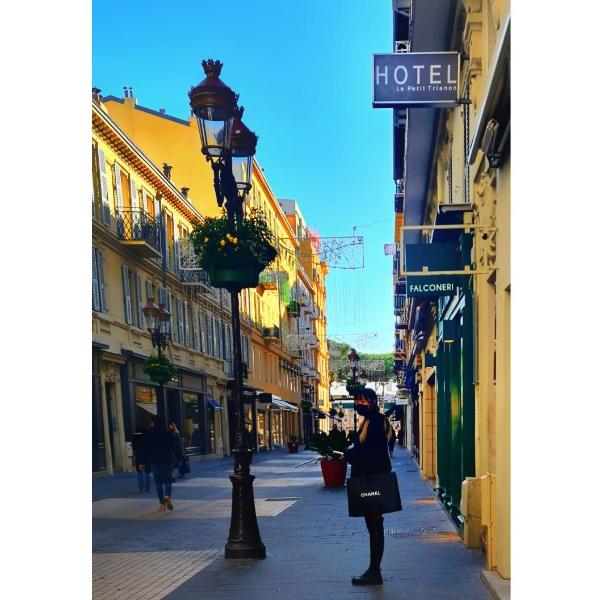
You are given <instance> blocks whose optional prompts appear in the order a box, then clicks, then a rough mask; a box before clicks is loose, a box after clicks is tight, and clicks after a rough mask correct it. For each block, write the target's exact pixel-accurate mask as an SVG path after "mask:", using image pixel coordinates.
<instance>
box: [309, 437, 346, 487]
mask: <svg viewBox="0 0 600 600" xmlns="http://www.w3.org/2000/svg"><path fill="white" fill-rule="evenodd" d="M351 443H352V442H351V440H350V438H349V437H348V435H347V434H346V432H345V431H340V430H339V429H332V430H331V431H330V432H329V433H324V432H320V433H313V434H312V435H311V436H310V437H309V439H308V443H307V444H306V449H307V450H314V451H315V452H318V453H319V454H320V455H321V459H320V463H321V473H322V474H323V481H324V482H325V485H326V486H327V487H340V486H343V485H344V483H345V481H346V467H347V464H346V461H345V460H344V459H343V458H342V457H341V456H340V455H339V454H334V452H333V451H334V450H336V451H338V452H344V451H345V450H346V448H348V446H350V444H351Z"/></svg>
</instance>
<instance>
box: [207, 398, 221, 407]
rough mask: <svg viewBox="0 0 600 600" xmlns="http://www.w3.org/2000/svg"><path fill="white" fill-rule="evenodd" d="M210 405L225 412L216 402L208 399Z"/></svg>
mask: <svg viewBox="0 0 600 600" xmlns="http://www.w3.org/2000/svg"><path fill="white" fill-rule="evenodd" d="M208 404H209V405H210V406H212V407H213V408H214V409H215V410H223V407H222V406H221V405H220V404H219V403H218V402H217V401H216V400H213V399H212V398H209V399H208Z"/></svg>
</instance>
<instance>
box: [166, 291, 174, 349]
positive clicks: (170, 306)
mask: <svg viewBox="0 0 600 600" xmlns="http://www.w3.org/2000/svg"><path fill="white" fill-rule="evenodd" d="M165 307H166V309H167V310H168V311H169V312H170V313H171V318H170V319H169V337H170V338H171V339H173V330H174V327H173V296H172V295H171V292H167V301H166V303H165Z"/></svg>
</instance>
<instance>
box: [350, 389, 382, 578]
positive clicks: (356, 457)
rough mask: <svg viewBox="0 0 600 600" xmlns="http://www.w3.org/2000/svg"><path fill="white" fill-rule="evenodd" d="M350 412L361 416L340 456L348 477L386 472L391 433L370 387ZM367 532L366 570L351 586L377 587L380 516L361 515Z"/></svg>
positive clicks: (375, 395) (380, 554)
mask: <svg viewBox="0 0 600 600" xmlns="http://www.w3.org/2000/svg"><path fill="white" fill-rule="evenodd" d="M354 409H355V410H356V412H357V413H358V414H359V415H361V416H362V417H364V420H363V422H362V424H361V426H360V428H359V430H358V436H357V437H356V439H355V442H354V445H353V447H352V448H348V450H346V452H345V453H344V456H345V458H346V460H347V461H348V462H349V463H350V465H351V470H350V477H364V476H365V475H375V474H378V473H390V472H391V470H392V463H391V461H390V454H389V447H388V437H387V436H388V435H389V432H390V430H391V425H390V424H389V421H388V420H387V419H386V417H384V416H383V415H382V414H381V413H380V412H379V408H378V406H377V394H376V393H375V392H374V391H373V390H372V389H370V388H366V389H364V390H361V392H360V394H359V395H358V397H357V398H356V399H355V401H354ZM365 524H366V526H367V530H368V532H369V548H370V554H371V557H370V558H371V561H370V563H369V568H368V569H367V570H366V571H365V572H364V573H363V574H362V575H360V576H358V577H353V578H352V585H381V584H382V583H383V579H382V577H381V559H382V557H383V546H384V531H383V515H381V514H376V515H375V514H373V515H366V516H365Z"/></svg>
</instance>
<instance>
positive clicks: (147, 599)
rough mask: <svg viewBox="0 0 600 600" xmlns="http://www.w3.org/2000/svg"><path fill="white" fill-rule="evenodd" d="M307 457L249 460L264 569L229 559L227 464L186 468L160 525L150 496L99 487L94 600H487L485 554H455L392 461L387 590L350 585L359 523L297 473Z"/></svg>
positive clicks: (312, 479)
mask: <svg viewBox="0 0 600 600" xmlns="http://www.w3.org/2000/svg"><path fill="white" fill-rule="evenodd" d="M313 456H316V455H315V454H314V453H311V452H301V453H299V454H288V453H287V452H284V451H276V452H271V453H264V454H259V455H258V456H256V457H255V459H254V462H253V468H252V471H253V473H254V474H255V475H256V480H255V482H254V491H255V497H256V511H257V515H258V521H259V527H260V532H261V536H262V540H263V542H264V544H265V545H266V547H267V559H266V560H264V561H232V560H227V561H226V560H225V559H224V551H223V546H224V544H225V541H226V539H227V534H228V528H229V508H230V497H231V484H230V482H229V479H228V478H227V475H228V474H229V473H230V472H231V465H232V460H231V459H230V458H224V459H217V460H211V461H205V462H195V463H192V475H191V476H188V477H189V479H186V480H184V481H180V480H178V482H177V483H176V484H175V486H174V491H173V498H174V503H175V510H174V511H173V512H166V513H159V512H158V511H157V506H158V502H157V499H156V497H155V494H154V491H153V487H152V489H151V491H150V492H149V493H140V492H138V491H137V480H136V477H135V474H126V475H118V476H115V477H105V478H99V479H95V480H94V481H93V499H94V502H93V519H94V522H93V551H94V554H93V598H94V600H120V599H123V600H142V599H144V600H159V599H163V598H164V599H165V600H198V599H200V598H202V599H203V600H212V599H214V600H217V599H225V598H231V599H234V598H238V597H243V598H244V599H245V600H250V599H253V598H261V599H264V598H268V597H280V598H285V600H300V599H304V598H307V599H308V598H310V599H321V598H322V599H328V600H329V599H331V600H333V599H344V598H349V599H351V600H363V599H366V598H382V599H383V598H386V599H387V598H389V599H392V598H394V599H398V598H400V599H403V598H406V599H408V598H410V599H414V600H416V599H427V598H442V597H443V598H445V599H447V600H452V599H464V600H476V599H481V600H484V599H486V600H487V599H488V598H489V597H490V596H489V594H488V592H487V591H486V589H485V587H484V585H483V583H482V582H481V580H480V572H481V570H482V569H483V568H484V559H483V557H482V555H481V553H480V552H479V551H475V550H468V549H466V548H465V547H464V546H463V545H462V543H461V542H460V538H459V536H458V535H457V533H456V530H455V528H454V526H453V525H452V523H451V522H450V521H449V519H448V518H447V517H446V513H445V512H444V510H443V509H442V508H441V506H440V505H439V503H438V502H437V500H436V498H435V495H434V493H433V491H432V489H431V487H430V485H429V484H428V483H427V482H425V481H423V480H422V479H421V478H420V475H419V472H418V469H417V467H416V465H415V463H414V461H413V460H412V458H411V457H410V455H409V454H408V453H407V452H406V451H405V450H399V449H396V451H395V456H394V458H393V461H392V462H393V465H394V469H395V471H396V473H397V474H398V480H399V483H400V491H401V495H402V501H403V506H404V510H403V511H402V512H398V513H394V514H391V515H386V516H385V530H386V540H385V544H386V547H385V553H384V556H383V563H382V572H383V577H384V585H383V586H379V587H371V588H361V587H354V586H352V585H351V583H350V578H351V576H352V575H357V574H360V573H362V572H363V571H364V570H365V568H366V567H367V565H368V562H369V550H368V535H367V532H366V529H365V525H364V521H363V519H362V518H361V519H351V518H349V517H347V506H346V490H345V488H341V489H327V488H325V487H324V486H323V480H322V477H321V472H320V467H319V466H318V465H315V464H311V465H306V466H304V467H300V468H297V469H295V468H293V467H294V466H295V465H298V464H300V463H302V462H304V461H306V460H308V459H310V458H311V457H313ZM152 486H154V484H152ZM242 591H243V592H244V593H243V595H242Z"/></svg>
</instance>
